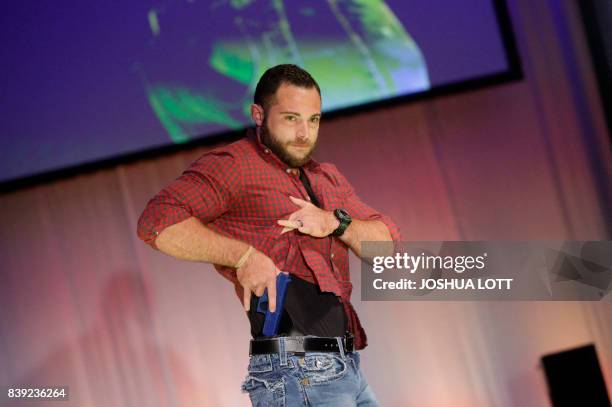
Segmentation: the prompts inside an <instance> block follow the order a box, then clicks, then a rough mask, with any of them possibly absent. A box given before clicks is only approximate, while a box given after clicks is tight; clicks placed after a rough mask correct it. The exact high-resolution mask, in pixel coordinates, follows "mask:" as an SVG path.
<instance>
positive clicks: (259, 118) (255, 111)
mask: <svg viewBox="0 0 612 407" xmlns="http://www.w3.org/2000/svg"><path fill="white" fill-rule="evenodd" d="M251 119H253V121H254V122H255V124H256V125H257V126H261V125H263V121H264V110H263V107H261V106H259V105H258V104H255V103H253V104H252V105H251Z"/></svg>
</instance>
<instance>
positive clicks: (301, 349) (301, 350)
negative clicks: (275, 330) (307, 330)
mask: <svg viewBox="0 0 612 407" xmlns="http://www.w3.org/2000/svg"><path fill="white" fill-rule="evenodd" d="M291 339H292V340H293V341H295V342H294V343H295V349H294V350H292V352H293V354H294V355H297V356H305V355H306V349H305V346H304V343H305V340H306V338H304V336H294V337H292V338H291Z"/></svg>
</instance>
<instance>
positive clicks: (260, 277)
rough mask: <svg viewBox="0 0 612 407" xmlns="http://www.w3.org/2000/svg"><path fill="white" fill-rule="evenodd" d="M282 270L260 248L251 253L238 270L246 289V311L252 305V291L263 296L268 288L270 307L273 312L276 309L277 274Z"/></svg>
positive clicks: (239, 279) (241, 283)
mask: <svg viewBox="0 0 612 407" xmlns="http://www.w3.org/2000/svg"><path fill="white" fill-rule="evenodd" d="M280 272H281V271H280V270H279V269H278V268H277V267H276V265H275V264H274V262H273V261H272V259H270V258H269V257H268V256H266V255H265V254H263V253H262V252H260V251H259V250H255V251H254V252H253V253H251V255H250V256H249V258H248V259H247V261H246V263H244V265H243V266H242V267H240V268H239V269H238V270H237V271H236V276H237V277H238V282H239V283H240V285H242V288H243V291H244V297H243V301H244V309H245V310H246V311H248V310H249V309H250V307H251V292H253V293H255V295H256V296H258V297H261V296H262V295H263V293H264V290H265V289H266V288H267V289H268V308H269V309H270V311H271V312H274V311H276V276H277V275H278V273H280Z"/></svg>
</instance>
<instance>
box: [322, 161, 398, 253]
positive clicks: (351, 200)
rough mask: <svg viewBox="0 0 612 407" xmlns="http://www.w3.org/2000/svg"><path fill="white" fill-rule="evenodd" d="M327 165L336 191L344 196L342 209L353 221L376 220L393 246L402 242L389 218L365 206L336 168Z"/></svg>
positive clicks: (396, 228)
mask: <svg viewBox="0 0 612 407" xmlns="http://www.w3.org/2000/svg"><path fill="white" fill-rule="evenodd" d="M327 165H328V166H329V167H328V169H329V171H330V173H331V174H333V176H334V178H335V180H336V182H337V183H338V189H339V190H340V191H341V193H342V194H343V195H344V196H345V197H344V199H343V201H344V209H345V210H346V211H347V212H348V213H349V214H350V215H351V217H352V218H353V219H359V220H378V221H381V222H382V223H384V224H385V225H386V226H387V229H388V230H389V234H390V235H391V239H392V240H393V242H394V245H395V246H396V247H397V243H398V242H399V241H400V240H402V235H401V232H400V230H399V228H398V227H397V225H396V224H395V222H393V221H392V220H391V218H390V217H389V216H387V215H384V214H382V213H380V212H378V211H377V210H375V209H373V208H372V207H370V206H369V205H367V204H365V203H364V202H363V201H362V200H361V199H360V198H359V196H358V195H357V194H356V193H355V189H354V188H353V186H352V185H351V184H350V183H349V182H348V180H347V179H346V178H345V177H344V175H342V173H340V171H339V170H338V169H337V168H336V166H335V165H333V164H327Z"/></svg>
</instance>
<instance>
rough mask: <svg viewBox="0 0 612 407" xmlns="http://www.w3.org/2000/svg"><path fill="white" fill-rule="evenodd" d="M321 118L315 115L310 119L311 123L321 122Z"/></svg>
mask: <svg viewBox="0 0 612 407" xmlns="http://www.w3.org/2000/svg"><path fill="white" fill-rule="evenodd" d="M320 120H321V118H320V117H313V118H312V119H310V122H311V123H319V121H320Z"/></svg>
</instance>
